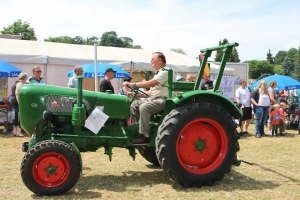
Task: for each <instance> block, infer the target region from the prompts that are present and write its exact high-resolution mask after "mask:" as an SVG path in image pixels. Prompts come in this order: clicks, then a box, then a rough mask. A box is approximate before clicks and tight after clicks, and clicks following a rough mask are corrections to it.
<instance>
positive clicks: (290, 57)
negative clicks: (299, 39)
mask: <svg viewBox="0 0 300 200" xmlns="http://www.w3.org/2000/svg"><path fill="white" fill-rule="evenodd" d="M297 60H298V50H297V49H296V48H291V49H290V50H289V51H288V52H287V55H286V57H285V59H284V61H283V63H282V68H283V71H284V75H285V76H292V74H294V70H295V64H296V62H297Z"/></svg>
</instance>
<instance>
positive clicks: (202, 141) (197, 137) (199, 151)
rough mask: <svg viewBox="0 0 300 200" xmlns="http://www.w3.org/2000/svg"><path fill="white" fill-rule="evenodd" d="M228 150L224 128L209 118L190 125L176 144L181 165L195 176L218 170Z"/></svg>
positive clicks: (192, 122) (181, 133)
mask: <svg viewBox="0 0 300 200" xmlns="http://www.w3.org/2000/svg"><path fill="white" fill-rule="evenodd" d="M227 149H228V139H227V135H226V132H225V131H224V129H223V127H222V126H221V125H220V124H219V123H218V122H216V121H214V120H212V119H208V118H200V119H196V120H193V121H191V122H190V123H188V124H187V125H186V126H185V127H184V128H183V129H182V131H181V132H180V134H179V137H178V139H177V143H176V154H177V158H178V160H179V162H180V164H181V165H182V166H183V167H184V168H185V169H187V170H188V171H190V172H192V173H195V174H205V173H208V172H211V171H213V170H214V169H216V168H217V167H218V166H219V165H220V164H221V163H222V161H223V160H224V158H225V156H226V152H227Z"/></svg>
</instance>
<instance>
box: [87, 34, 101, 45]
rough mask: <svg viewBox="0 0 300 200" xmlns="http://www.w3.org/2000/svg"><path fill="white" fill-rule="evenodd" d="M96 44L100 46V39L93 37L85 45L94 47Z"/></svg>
mask: <svg viewBox="0 0 300 200" xmlns="http://www.w3.org/2000/svg"><path fill="white" fill-rule="evenodd" d="M95 43H97V45H98V44H99V38H98V37H96V36H92V37H90V38H87V39H86V42H85V44H87V45H94V44H95Z"/></svg>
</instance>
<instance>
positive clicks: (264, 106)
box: [251, 81, 270, 138]
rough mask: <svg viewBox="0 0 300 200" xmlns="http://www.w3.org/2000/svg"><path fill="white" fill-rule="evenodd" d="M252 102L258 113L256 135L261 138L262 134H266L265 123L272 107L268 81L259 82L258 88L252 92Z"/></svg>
mask: <svg viewBox="0 0 300 200" xmlns="http://www.w3.org/2000/svg"><path fill="white" fill-rule="evenodd" d="M251 102H252V104H253V110H254V112H255V114H256V123H255V131H256V137H257V138H260V137H261V136H265V132H264V124H265V122H266V119H267V117H268V113H269V107H270V96H269V93H268V91H267V83H266V81H261V82H260V83H259V85H258V87H257V89H255V90H254V92H253V94H252V97H251Z"/></svg>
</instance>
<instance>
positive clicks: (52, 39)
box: [45, 36, 75, 44]
mask: <svg viewBox="0 0 300 200" xmlns="http://www.w3.org/2000/svg"><path fill="white" fill-rule="evenodd" d="M45 41H47V42H58V43H67V44H75V41H74V39H73V38H71V37H69V36H59V37H49V38H48V39H45Z"/></svg>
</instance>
